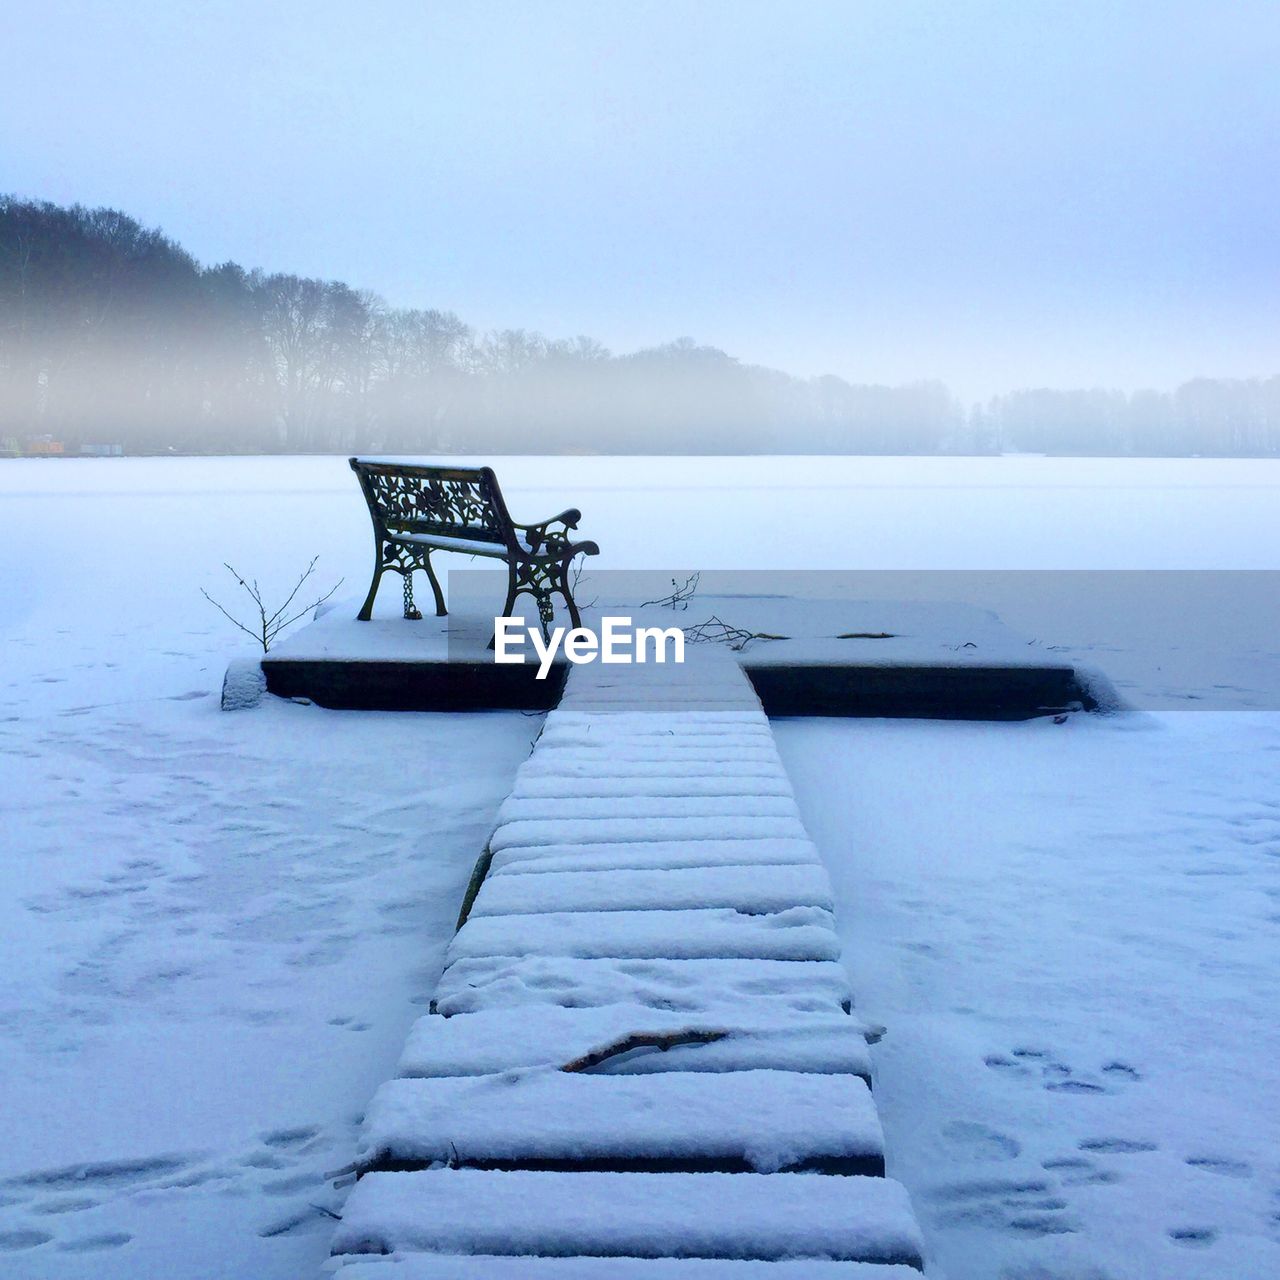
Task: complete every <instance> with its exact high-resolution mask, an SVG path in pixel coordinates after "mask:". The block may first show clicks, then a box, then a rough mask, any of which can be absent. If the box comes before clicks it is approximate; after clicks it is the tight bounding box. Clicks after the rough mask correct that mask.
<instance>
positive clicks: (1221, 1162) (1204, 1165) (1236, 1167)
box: [1187, 1156, 1253, 1178]
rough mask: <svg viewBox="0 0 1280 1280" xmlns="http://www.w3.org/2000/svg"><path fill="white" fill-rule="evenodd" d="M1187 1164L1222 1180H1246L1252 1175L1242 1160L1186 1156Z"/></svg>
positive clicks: (1250, 1168)
mask: <svg viewBox="0 0 1280 1280" xmlns="http://www.w3.org/2000/svg"><path fill="white" fill-rule="evenodd" d="M1187 1164H1189V1165H1190V1166H1191V1167H1192V1168H1193V1169H1203V1170H1204V1171H1205V1172H1206V1173H1216V1174H1218V1175H1219V1176H1221V1177H1224V1178H1247V1177H1249V1176H1250V1175H1251V1174H1252V1173H1253V1169H1252V1167H1251V1166H1250V1165H1248V1164H1246V1163H1245V1162H1244V1161H1243V1160H1232V1159H1231V1158H1230V1157H1229V1156H1188V1157H1187Z"/></svg>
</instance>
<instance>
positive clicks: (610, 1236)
mask: <svg viewBox="0 0 1280 1280" xmlns="http://www.w3.org/2000/svg"><path fill="white" fill-rule="evenodd" d="M394 1250H404V1251H412V1252H435V1253H454V1254H458V1253H462V1254H476V1253H493V1254H500V1255H506V1256H518V1255H525V1254H537V1255H541V1256H552V1257H571V1256H575V1255H583V1254H586V1255H591V1256H595V1257H611V1256H613V1257H616V1256H621V1257H634V1258H664V1257H686V1258H697V1257H706V1258H761V1259H781V1258H802V1257H813V1258H834V1259H848V1260H851V1261H865V1262H899V1263H908V1264H915V1265H919V1263H920V1259H921V1251H922V1242H921V1239H920V1232H919V1229H918V1227H917V1226H916V1223H915V1219H914V1217H913V1216H912V1213H911V1206H910V1203H909V1202H908V1200H907V1195H906V1192H905V1191H904V1190H903V1188H902V1187H901V1186H899V1185H898V1183H896V1182H894V1181H892V1180H891V1179H888V1178H866V1177H849V1178H831V1177H813V1176H807V1175H803V1174H787V1173H775V1174H759V1173H741V1174H731V1173H697V1174H691V1173H669V1174H662V1175H659V1176H655V1175H653V1174H643V1173H545V1172H528V1171H523V1170H521V1171H513V1172H495V1171H486V1170H477V1169H427V1170H422V1171H419V1172H412V1173H370V1174H367V1175H366V1176H365V1177H364V1178H362V1179H361V1180H360V1181H359V1182H358V1183H357V1184H356V1186H355V1187H354V1188H353V1189H352V1192H351V1195H350V1196H349V1197H348V1199H347V1203H346V1206H345V1208H344V1209H343V1214H342V1222H341V1223H340V1224H339V1225H338V1229H337V1232H336V1233H335V1237H334V1243H333V1251H334V1252H335V1253H389V1252H392V1251H394Z"/></svg>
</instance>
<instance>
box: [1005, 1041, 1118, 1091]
mask: <svg viewBox="0 0 1280 1280" xmlns="http://www.w3.org/2000/svg"><path fill="white" fill-rule="evenodd" d="M983 1062H984V1063H985V1064H986V1065H987V1066H988V1067H989V1068H990V1069H991V1070H992V1071H995V1072H997V1073H998V1074H999V1075H1003V1076H1008V1077H1010V1078H1020V1079H1025V1080H1028V1081H1033V1080H1039V1082H1040V1084H1041V1086H1042V1087H1043V1088H1045V1089H1047V1090H1048V1091H1049V1092H1050V1093H1077V1094H1088V1093H1111V1092H1113V1089H1114V1087H1115V1086H1117V1085H1119V1086H1124V1085H1128V1084H1132V1083H1134V1082H1135V1081H1138V1080H1141V1079H1142V1075H1141V1073H1140V1072H1138V1071H1137V1070H1136V1069H1135V1068H1134V1067H1131V1066H1130V1065H1129V1064H1128V1063H1127V1062H1120V1061H1118V1060H1115V1059H1113V1060H1112V1061H1110V1062H1107V1063H1105V1064H1103V1066H1101V1067H1100V1068H1099V1070H1098V1072H1097V1073H1096V1074H1095V1073H1083V1072H1080V1071H1078V1070H1077V1069H1076V1068H1074V1067H1071V1066H1069V1065H1068V1064H1067V1063H1065V1062H1061V1061H1059V1060H1058V1059H1057V1058H1056V1057H1055V1056H1054V1055H1053V1053H1051V1052H1050V1051H1049V1050H1048V1049H1035V1048H1020V1049H1011V1050H1010V1051H1009V1052H1008V1053H989V1054H987V1056H986V1057H985V1058H984V1059H983Z"/></svg>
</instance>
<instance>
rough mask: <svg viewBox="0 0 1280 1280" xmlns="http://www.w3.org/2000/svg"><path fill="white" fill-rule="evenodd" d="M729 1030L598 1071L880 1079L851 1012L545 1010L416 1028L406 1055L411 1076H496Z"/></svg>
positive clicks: (403, 1069) (630, 1056) (424, 1022)
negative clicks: (629, 1043) (642, 1042)
mask: <svg viewBox="0 0 1280 1280" xmlns="http://www.w3.org/2000/svg"><path fill="white" fill-rule="evenodd" d="M689 1031H695V1032H706V1031H724V1032H727V1034H726V1035H725V1036H724V1038H723V1039H720V1040H716V1041H713V1042H711V1043H709V1044H683V1045H681V1044H676V1045H674V1046H673V1047H671V1048H669V1049H658V1048H655V1047H644V1048H636V1049H632V1050H631V1051H630V1052H627V1053H622V1054H618V1055H616V1056H614V1057H611V1058H608V1059H606V1060H605V1061H604V1062H602V1063H601V1064H600V1065H599V1066H598V1067H595V1068H593V1070H595V1071H597V1072H601V1073H605V1074H620V1075H642V1074H648V1073H650V1072H654V1071H749V1070H753V1069H757V1068H772V1069H775V1070H787V1071H813V1072H826V1073H830V1074H833V1075H856V1076H861V1077H862V1078H863V1079H866V1080H869V1079H870V1078H871V1060H870V1054H869V1052H868V1049H867V1040H866V1030H865V1028H864V1025H863V1023H862V1022H861V1021H860V1020H859V1019H857V1018H854V1017H850V1016H849V1015H848V1014H842V1013H820V1014H813V1013H808V1014H806V1013H800V1012H796V1011H794V1010H786V1011H784V1012H782V1013H777V1012H770V1010H769V1009H768V1008H767V1006H762V1005H760V1004H756V1005H755V1006H750V1007H746V1008H744V1007H743V1006H742V1005H728V1004H726V1005H724V1006H723V1007H721V1008H718V1009H708V1010H705V1011H703V1012H700V1013H697V1014H689V1013H674V1012H671V1011H669V1010H666V1009H652V1008H647V1007H645V1006H643V1005H634V1004H611V1005H604V1006H600V1007H594V1008H592V1007H588V1008H572V1009H566V1008H561V1007H559V1006H557V1005H544V1006H542V1007H540V1008H538V1009H537V1010H536V1012H534V1013H532V1014H531V1013H530V1011H528V1010H527V1009H526V1010H525V1011H524V1012H523V1013H522V1014H520V1015H515V1016H513V1012H512V1010H510V1009H507V1008H499V1009H491V1010H487V1011H484V1012H481V1013H466V1014H459V1015H458V1016H457V1017H453V1018H442V1017H440V1016H439V1014H427V1015H426V1016H425V1017H422V1018H419V1019H418V1021H417V1022H415V1023H414V1025H413V1027H412V1029H411V1030H410V1032H409V1039H408V1042H407V1043H406V1044H405V1048H404V1052H403V1053H402V1054H401V1055H400V1064H399V1067H398V1068H397V1074H398V1075H401V1076H411V1077H425V1076H477V1075H492V1074H494V1073H496V1072H500V1071H511V1070H514V1069H516V1068H521V1067H535V1066H557V1067H559V1066H563V1065H564V1064H565V1063H567V1062H572V1061H575V1060H576V1059H579V1058H582V1057H584V1056H585V1055H586V1054H588V1053H592V1052H595V1051H598V1050H601V1049H605V1048H608V1047H610V1046H614V1045H619V1044H621V1043H623V1042H625V1041H626V1040H627V1039H628V1038H630V1037H633V1036H637V1035H646V1034H649V1035H672V1034H678V1033H680V1032H689Z"/></svg>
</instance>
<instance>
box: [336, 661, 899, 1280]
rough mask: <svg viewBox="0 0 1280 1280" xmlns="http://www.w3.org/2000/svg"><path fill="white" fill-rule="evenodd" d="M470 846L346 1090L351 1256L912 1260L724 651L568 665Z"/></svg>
mask: <svg viewBox="0 0 1280 1280" xmlns="http://www.w3.org/2000/svg"><path fill="white" fill-rule="evenodd" d="M489 850H490V852H491V854H492V860H491V862H490V865H489V869H488V873H487V875H486V878H485V879H484V882H483V884H482V885H481V887H480V889H479V892H478V894H477V896H476V898H475V901H474V902H473V903H472V904H471V906H470V909H469V913H468V915H467V919H466V922H465V923H464V924H463V925H462V927H461V928H460V929H459V931H458V933H457V934H456V936H455V937H454V939H453V941H452V943H451V944H450V947H449V950H448V953H447V954H446V958H445V970H444V973H443V975H442V977H441V980H440V984H439V987H438V989H437V992H436V997H435V1000H434V1001H433V1006H432V1013H431V1014H429V1015H428V1016H427V1017H425V1018H423V1019H421V1020H420V1021H419V1022H418V1024H417V1025H416V1026H415V1027H414V1029H413V1031H412V1033H411V1035H410V1038H409V1042H408V1044H407V1046H406V1048H405V1051H404V1054H403V1056H402V1059H401V1063H400V1068H399V1076H398V1078H397V1079H395V1080H392V1081H389V1082H388V1083H387V1084H385V1085H384V1086H383V1087H382V1088H381V1089H379V1090H378V1092H377V1094H376V1095H375V1097H374V1099H373V1101H372V1103H371V1104H370V1106H369V1108H368V1111H367V1113H366V1117H365V1122H364V1131H363V1138H362V1150H361V1161H362V1168H363V1170H364V1173H363V1176H362V1177H361V1179H360V1180H359V1182H358V1183H357V1185H356V1186H355V1188H354V1189H353V1191H352V1193H351V1195H350V1197H349V1199H348V1202H347V1205H346V1207H345V1209H344V1211H343V1217H342V1223H341V1226H340V1227H339V1229H338V1231H337V1233H336V1236H335V1239H334V1244H333V1252H334V1254H335V1255H336V1257H337V1259H338V1262H337V1263H336V1264H335V1265H337V1266H338V1267H339V1271H340V1272H341V1273H342V1274H343V1275H346V1274H348V1273H349V1274H350V1275H351V1277H352V1280H361V1277H365V1278H366V1280H376V1278H377V1277H380V1276H381V1275H382V1274H383V1272H384V1271H385V1272H386V1273H387V1274H389V1275H392V1274H393V1275H396V1276H401V1277H403V1280H409V1278H410V1277H413V1276H416V1275H424V1276H425V1275H428V1274H430V1275H432V1276H440V1277H447V1276H457V1277H459V1278H460V1280H461V1278H464V1277H480V1276H485V1277H494V1278H497V1277H505V1276H514V1275H517V1274H518V1275H521V1276H526V1275H527V1276H530V1277H537V1276H539V1275H544V1274H545V1275H548V1276H551V1275H555V1276H559V1277H574V1276H581V1277H584V1278H586V1277H592V1276H597V1275H601V1276H602V1275H609V1276H626V1275H641V1274H643V1275H645V1276H668V1275H669V1276H674V1277H677V1280H679V1278H681V1277H685V1278H687V1280H699V1278H700V1277H706V1278H707V1280H714V1278H719V1277H723V1280H750V1278H751V1277H761V1278H768V1277H773V1278H774V1280H788V1278H789V1277H791V1276H793V1275H801V1274H803V1275H805V1276H812V1277H814V1278H815V1280H818V1277H825V1276H832V1277H835V1276H845V1277H849V1280H889V1277H897V1276H900V1275H907V1274H916V1270H915V1269H918V1268H919V1267H920V1266H921V1265H922V1259H921V1247H922V1246H921V1240H920V1234H919V1230H918V1228H917V1225H916V1222H915V1219H914V1216H913V1214H912V1211H911V1207H910V1204H909V1202H908V1200H907V1196H906V1192H905V1191H904V1190H903V1188H902V1187H901V1186H899V1185H898V1184H897V1183H895V1182H893V1181H892V1180H890V1179H887V1178H885V1177H884V1176H883V1170H884V1149H883V1138H882V1135H881V1131H880V1124H879V1121H878V1119H877V1116H876V1111H875V1106H874V1102H873V1100H872V1095H871V1090H870V1085H869V1082H870V1074H871V1073H870V1062H869V1059H868V1053H867V1041H866V1034H865V1031H864V1028H863V1026H862V1024H861V1023H860V1022H859V1021H858V1019H857V1018H856V1017H854V1016H852V1015H851V1014H850V1013H849V1008H850V1004H851V995H850V993H849V990H848V985H847V979H846V976H845V973H844V969H843V967H842V966H841V964H840V963H839V955H840V950H839V944H838V941H837V937H836V933H835V929H834V920H833V917H832V914H831V911H832V899H831V886H830V884H829V882H828V880H827V875H826V872H825V870H824V868H823V867H822V864H821V862H820V861H819V858H818V855H817V851H816V849H815V848H814V846H813V845H812V843H811V842H810V841H809V838H808V835H807V833H806V832H805V830H804V826H803V824H802V823H801V820H800V816H799V812H798V810H797V808H796V804H795V800H794V797H793V796H792V793H791V788H790V784H789V782H788V780H787V776H786V773H785V771H784V770H783V768H782V765H781V763H780V761H779V759H778V755H777V751H776V749H775V747H774V742H773V737H772V733H771V731H770V728H769V724H768V720H767V719H766V717H765V715H764V713H763V711H762V709H761V707H760V703H759V701H758V699H757V698H756V695H755V693H754V691H753V689H752V687H751V684H750V682H749V681H748V679H747V677H746V676H745V674H744V673H743V671H742V668H741V666H740V665H739V664H738V662H737V661H735V660H734V659H733V658H732V657H731V656H730V655H727V654H725V653H724V652H723V651H697V652H695V653H694V654H692V655H691V660H690V661H688V662H686V664H684V665H683V666H670V667H663V666H656V665H651V666H648V667H643V666H633V667H622V668H620V667H600V666H591V667H578V668H575V669H574V670H573V671H572V672H571V673H570V677H569V680H568V683H567V685H566V687H565V691H564V695H563V699H562V702H561V704H560V706H559V708H557V709H556V710H555V711H553V712H551V713H550V715H548V717H547V720H546V723H545V726H544V729H543V732H542V734H541V736H540V737H539V739H538V742H537V744H536V746H535V749H534V752H533V754H532V756H531V757H530V758H529V760H528V761H527V763H526V764H525V765H524V766H523V767H522V768H521V770H520V772H519V774H518V776H517V779H516V783H515V786H514V788H513V790H512V792H511V795H510V796H509V798H508V799H507V800H506V802H505V803H504V804H503V806H502V809H501V811H500V813H499V817H498V823H497V827H496V829H495V831H494V833H493V835H492V837H491V839H490V844H489ZM379 1259H381V1261H379ZM540 1260H541V1261H540Z"/></svg>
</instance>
